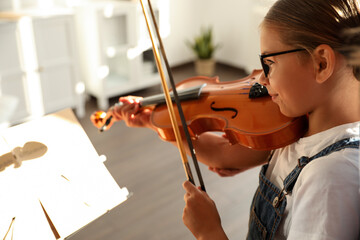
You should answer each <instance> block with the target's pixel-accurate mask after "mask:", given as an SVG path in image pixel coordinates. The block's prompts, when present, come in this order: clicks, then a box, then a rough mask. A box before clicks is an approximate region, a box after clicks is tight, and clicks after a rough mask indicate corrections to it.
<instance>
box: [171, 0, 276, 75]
mask: <svg viewBox="0 0 360 240" xmlns="http://www.w3.org/2000/svg"><path fill="white" fill-rule="evenodd" d="M274 1H275V0H242V1H238V0H221V1H220V0H196V1H194V0H171V1H170V24H171V34H170V36H169V37H168V38H167V39H166V40H165V41H164V44H165V45H166V49H169V50H168V53H167V54H168V59H169V62H170V64H171V65H172V66H174V65H179V64H182V63H186V62H189V61H192V60H193V59H194V55H193V54H192V52H191V51H190V50H189V49H188V47H186V46H185V44H184V41H185V39H192V38H193V36H194V35H196V34H197V33H198V32H199V31H200V28H201V26H209V25H210V26H212V27H213V32H214V40H215V42H216V43H220V44H221V47H220V49H219V50H218V51H217V52H216V53H215V58H216V60H217V61H219V62H222V63H226V64H229V65H231V66H234V67H240V68H244V69H245V70H246V71H248V72H250V71H251V70H252V69H255V68H260V64H259V57H258V55H259V53H260V50H259V34H258V25H259V23H260V22H261V19H262V18H263V16H264V15H265V13H266V11H267V9H268V7H269V6H270V5H271V4H272V3H273V2H274Z"/></svg>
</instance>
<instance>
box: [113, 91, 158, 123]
mask: <svg viewBox="0 0 360 240" xmlns="http://www.w3.org/2000/svg"><path fill="white" fill-rule="evenodd" d="M141 99H142V97H136V96H126V97H120V98H119V103H117V104H115V106H114V107H112V116H113V118H114V120H116V121H119V120H123V121H124V122H125V123H126V125H127V126H128V127H149V128H151V126H152V125H151V122H150V116H151V112H152V110H151V109H149V108H141V106H140V100H141Z"/></svg>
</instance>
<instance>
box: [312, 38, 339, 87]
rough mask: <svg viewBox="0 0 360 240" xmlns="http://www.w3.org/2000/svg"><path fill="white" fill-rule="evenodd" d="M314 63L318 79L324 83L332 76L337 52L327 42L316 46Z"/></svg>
mask: <svg viewBox="0 0 360 240" xmlns="http://www.w3.org/2000/svg"><path fill="white" fill-rule="evenodd" d="M313 56H314V64H315V71H316V81H317V82H318V83H323V82H325V81H326V80H327V79H329V78H330V77H331V75H332V74H333V72H334V68H335V61H336V57H335V52H334V50H333V49H332V48H331V47H330V46H329V45H326V44H321V45H319V46H317V47H316V49H315V50H314V52H313Z"/></svg>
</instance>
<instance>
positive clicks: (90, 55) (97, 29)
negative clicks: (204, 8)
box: [75, 0, 169, 110]
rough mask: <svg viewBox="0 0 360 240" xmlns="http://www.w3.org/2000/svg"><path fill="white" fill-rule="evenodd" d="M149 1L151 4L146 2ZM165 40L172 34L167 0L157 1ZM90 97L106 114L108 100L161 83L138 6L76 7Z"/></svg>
mask: <svg viewBox="0 0 360 240" xmlns="http://www.w3.org/2000/svg"><path fill="white" fill-rule="evenodd" d="M144 2H145V1H144ZM152 2H153V3H152V6H153V9H154V12H155V15H156V18H157V21H158V25H159V28H160V34H161V35H162V37H166V36H167V35H168V31H169V27H168V24H169V21H168V18H167V16H168V15H166V14H162V13H165V12H168V9H167V8H168V4H164V3H166V1H161V0H158V1H152ZM75 11H76V22H77V33H78V37H77V39H78V41H79V44H78V45H79V51H80V56H81V61H80V62H81V69H82V78H83V79H84V80H85V83H86V92H87V93H88V94H90V95H92V96H94V97H96V98H97V101H98V107H99V108H100V109H103V110H106V109H107V108H108V107H109V103H108V99H109V98H111V97H115V96H120V95H124V94H127V93H130V92H132V91H135V90H139V89H142V88H146V87H149V86H152V85H155V84H158V83H160V78H159V75H158V74H157V70H156V65H155V61H154V59H153V55H152V50H151V42H150V40H149V37H148V31H147V28H146V25H145V21H144V16H143V13H142V10H141V5H140V3H139V2H138V1H117V2H115V1H114V2H112V1H102V2H98V3H89V4H87V5H84V6H78V7H77V8H76V10H75Z"/></svg>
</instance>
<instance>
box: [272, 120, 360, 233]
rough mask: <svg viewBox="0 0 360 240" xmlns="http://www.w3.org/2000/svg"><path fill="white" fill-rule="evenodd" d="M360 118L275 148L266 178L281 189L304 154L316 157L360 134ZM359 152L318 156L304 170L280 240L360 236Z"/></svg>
mask: <svg viewBox="0 0 360 240" xmlns="http://www.w3.org/2000/svg"><path fill="white" fill-rule="evenodd" d="M359 127H360V122H356V123H350V124H344V125H341V126H337V127H334V128H331V129H329V130H326V131H324V132H321V133H318V134H315V135H312V136H309V137H305V138H301V139H299V140H298V141H297V142H295V143H293V144H291V145H289V146H287V147H285V148H282V149H278V150H276V151H275V152H274V155H273V157H272V160H271V162H270V164H269V168H268V170H267V172H266V177H267V178H268V179H270V181H271V182H272V183H274V184H275V185H276V186H277V187H279V188H280V189H282V188H283V181H284V179H285V178H286V177H287V175H288V174H289V173H290V172H291V171H292V170H293V169H294V168H295V166H296V165H297V162H298V161H297V160H298V159H299V158H300V157H302V156H307V157H312V156H314V155H315V154H317V153H318V152H320V151H321V150H322V149H324V148H325V147H327V146H329V145H331V144H332V143H335V142H337V141H339V140H341V139H344V138H348V137H358V136H359ZM359 183H360V176H359V150H358V149H350V148H346V149H343V150H340V151H337V152H333V153H331V154H329V155H327V156H324V157H320V158H317V159H314V160H313V161H312V162H310V163H309V164H308V165H307V166H306V167H305V168H304V169H303V170H302V172H301V174H300V175H299V178H298V180H297V182H296V184H295V186H294V189H293V192H292V194H289V195H287V206H286V209H285V213H284V216H283V219H282V221H281V223H280V227H279V229H278V231H277V233H276V236H275V239H301V240H303V239H307V240H311V239H314V240H315V239H316V240H321V239H326V240H329V239H334V240H340V239H341V240H347V239H359V225H360V195H359V187H360V186H359V185H360V184H359Z"/></svg>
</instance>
